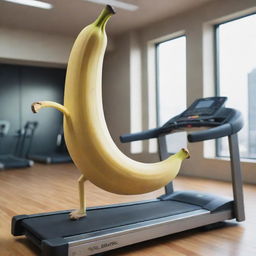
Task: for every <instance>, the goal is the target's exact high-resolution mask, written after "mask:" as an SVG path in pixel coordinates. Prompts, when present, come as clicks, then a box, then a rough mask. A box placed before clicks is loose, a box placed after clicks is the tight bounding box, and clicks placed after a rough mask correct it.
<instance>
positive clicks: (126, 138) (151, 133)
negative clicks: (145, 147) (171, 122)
mask: <svg viewBox="0 0 256 256" xmlns="http://www.w3.org/2000/svg"><path fill="white" fill-rule="evenodd" d="M161 128H162V127H159V128H154V129H150V130H146V131H142V132H137V133H130V134H129V133H128V134H124V135H121V136H120V141H121V142H123V143H125V142H131V141H137V140H146V139H151V138H156V137H158V136H159V135H160V133H161V131H162V129H161Z"/></svg>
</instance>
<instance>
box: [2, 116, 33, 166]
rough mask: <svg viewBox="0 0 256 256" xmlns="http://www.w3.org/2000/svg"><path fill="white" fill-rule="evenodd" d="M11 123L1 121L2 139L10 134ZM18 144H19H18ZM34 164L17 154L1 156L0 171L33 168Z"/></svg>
mask: <svg viewBox="0 0 256 256" xmlns="http://www.w3.org/2000/svg"><path fill="white" fill-rule="evenodd" d="M9 128H10V123H9V122H8V121H5V120H0V138H3V137H4V136H6V135H7V134H8V131H9ZM17 143H18V142H17ZM16 147H17V145H16ZM33 164H34V162H33V161H32V160H28V159H26V158H23V157H20V156H19V155H17V154H16V152H15V154H14V155H11V154H4V155H0V170H5V169H13V168H26V167H31V166H33Z"/></svg>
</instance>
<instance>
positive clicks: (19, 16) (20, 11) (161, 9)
mask: <svg viewBox="0 0 256 256" xmlns="http://www.w3.org/2000/svg"><path fill="white" fill-rule="evenodd" d="M41 1H45V2H48V3H52V4H53V6H54V8H53V9H50V10H45V9H38V8H34V7H29V6H25V5H17V4H13V3H8V2H4V1H2V0H0V25H1V26H2V27H7V28H15V29H28V30H36V31H41V32H45V33H57V34H59V35H66V36H75V35H77V33H78V32H79V31H80V30H81V29H82V28H83V27H84V26H85V25H87V24H89V23H91V22H92V21H94V19H95V18H96V17H97V15H98V14H99V12H100V11H101V9H102V8H103V5H100V4H95V3H90V2H86V1H85V0H41ZM122 1H123V2H127V3H132V4H135V5H137V6H138V7H139V8H138V9H137V10H136V11H127V10H122V9H118V8H115V10H116V15H114V17H113V18H112V19H111V21H110V22H109V24H108V26H107V30H108V33H109V34H111V35H116V34H119V33H121V32H124V31H127V30H130V29H135V28H139V27H143V26H145V25H148V24H150V23H153V22H156V21H158V20H162V19H164V18H167V17H171V16H174V15H176V14H179V13H182V12H184V11H188V10H189V9H192V8H196V7H198V6H200V5H202V4H205V3H207V2H209V1H212V0H122Z"/></svg>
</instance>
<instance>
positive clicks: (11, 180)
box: [0, 164, 256, 256]
mask: <svg viewBox="0 0 256 256" xmlns="http://www.w3.org/2000/svg"><path fill="white" fill-rule="evenodd" d="M79 174H80V173H79V171H78V170H77V169H76V168H75V167H74V166H73V164H60V165H41V164H36V165H35V166H34V167H33V168H29V169H20V170H5V171H0V255H1V256H35V255H40V251H39V250H38V249H37V248H36V247H35V246H34V245H33V244H31V243H30V242H29V241H28V240H27V239H26V238H24V237H18V238H15V237H13V236H12V235H11V233H10V230H11V218H12V216H15V215H19V214H33V213H41V212H49V211H59V210H67V209H73V208H77V207H78V189H77V179H78V177H79ZM175 188H176V189H178V190H183V189H188V190H198V191H207V192H209V193H216V194H218V195H222V196H232V191H231V184H230V183H227V182H221V181H212V180H206V179H198V178H190V177H178V178H176V179H175ZM244 190H245V206H246V221H245V222H242V223H239V224H237V223H236V222H235V221H230V222H228V223H226V224H225V225H224V226H223V227H220V228H217V229H212V230H202V229H196V230H191V231H185V232H182V233H179V234H174V235H170V236H166V237H163V238H158V239H155V240H151V241H147V242H143V243H140V244H136V245H133V246H129V247H126V248H121V249H118V250H115V251H113V252H108V253H106V255H111V256H112V255H113V256H115V255H116V256H117V255H118V256H128V255H129V256H130V255H136V256H142V255H147V256H151V255H152V256H158V255H159V256H160V255H161V256H165V255H166V256H167V255H168V256H169V255H175V256H176V255H177V256H184V255H189V256H198V255H208V256H215V255H216V256H219V255H236V256H254V255H256V235H255V231H256V218H255V216H256V205H255V191H256V186H255V185H244ZM162 193H163V189H161V190H158V191H155V192H152V193H148V194H144V195H138V196H121V195H115V194H112V193H108V192H105V191H103V190H101V189H99V188H97V187H95V186H94V185H93V184H91V183H89V182H88V183H86V194H87V204H88V206H97V205H107V204H113V203H122V202H129V201H134V200H144V199H150V198H155V197H156V196H158V195H160V194H162Z"/></svg>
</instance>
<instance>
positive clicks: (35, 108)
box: [31, 101, 70, 117]
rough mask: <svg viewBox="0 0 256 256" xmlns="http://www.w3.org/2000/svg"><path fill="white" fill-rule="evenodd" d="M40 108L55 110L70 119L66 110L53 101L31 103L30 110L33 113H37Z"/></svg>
mask: <svg viewBox="0 0 256 256" xmlns="http://www.w3.org/2000/svg"><path fill="white" fill-rule="evenodd" d="M41 108H55V109H57V110H59V111H61V112H62V113H63V114H64V115H65V116H66V117H70V114H69V111H68V109H67V108H65V107H64V106H63V105H61V104H59V103H56V102H53V101H37V102H34V103H32V105H31V109H32V112H33V113H37V112H38V111H39V110H40V109H41Z"/></svg>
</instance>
